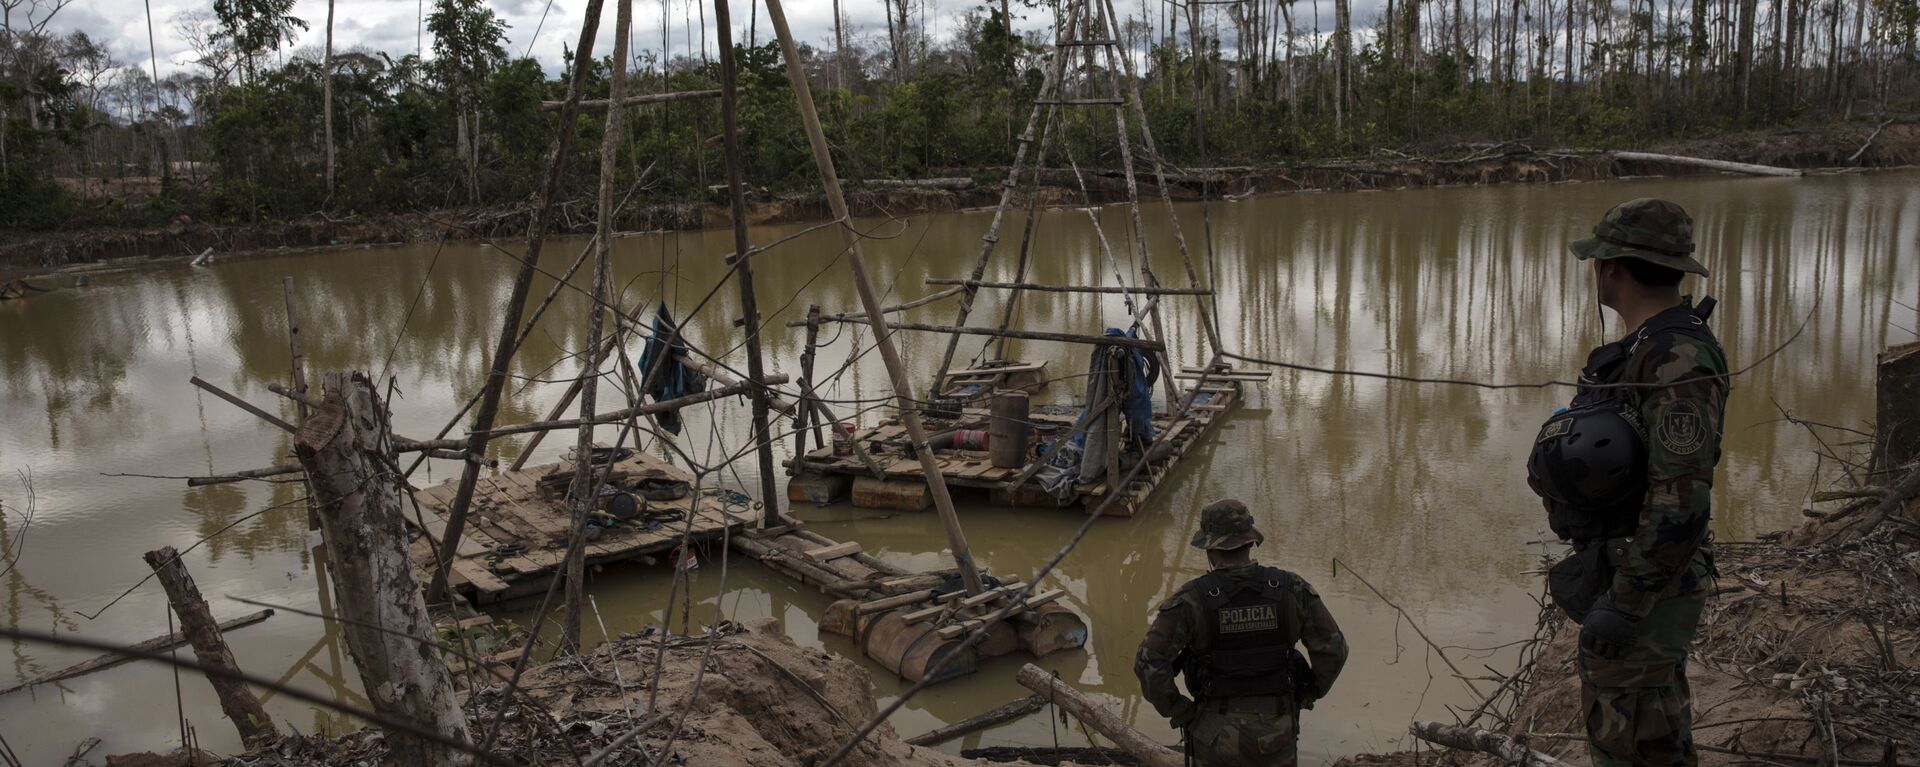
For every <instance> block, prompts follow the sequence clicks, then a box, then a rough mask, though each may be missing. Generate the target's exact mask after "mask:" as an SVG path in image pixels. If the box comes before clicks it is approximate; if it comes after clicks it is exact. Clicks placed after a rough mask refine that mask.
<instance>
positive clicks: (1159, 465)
mask: <svg viewBox="0 0 1920 767" xmlns="http://www.w3.org/2000/svg"><path fill="white" fill-rule="evenodd" d="M962 372H965V371H962ZM1192 375H1193V376H1194V377H1195V378H1198V377H1199V373H1198V371H1196V372H1194V373H1193V374H1192ZM1250 378H1252V376H1244V375H1243V374H1240V373H1237V372H1235V371H1234V370H1233V369H1231V368H1223V369H1221V370H1217V371H1215V374H1214V375H1213V376H1212V377H1209V379H1208V381H1207V383H1206V384H1205V385H1203V386H1200V387H1199V392H1200V393H1199V396H1198V398H1197V399H1196V400H1195V402H1194V407H1193V408H1192V410H1191V411H1189V412H1188V413H1187V414H1186V416H1185V417H1183V418H1181V419H1179V420H1178V421H1175V420H1174V419H1173V418H1172V416H1171V414H1168V413H1155V414H1154V416H1153V426H1154V434H1155V435H1156V437H1157V436H1158V435H1160V434H1163V433H1166V432H1168V431H1171V432H1172V433H1173V437H1172V440H1171V443H1170V445H1171V448H1172V449H1171V451H1170V453H1169V454H1168V455H1167V457H1166V458H1164V459H1162V460H1160V461H1158V462H1156V463H1155V464H1153V465H1151V466H1149V467H1148V468H1147V469H1145V470H1143V471H1141V472H1140V474H1139V475H1138V476H1137V477H1135V479H1134V481H1133V483H1132V484H1131V485H1130V486H1129V487H1128V488H1127V489H1126V495H1125V497H1123V498H1121V499H1120V500H1118V501H1115V502H1114V503H1113V505H1112V506H1109V507H1108V508H1107V509H1106V514H1107V515H1109V516H1123V517H1130V516H1133V515H1134V514H1135V513H1136V512H1138V511H1139V509H1140V507H1141V506H1142V505H1144V504H1145V503H1146V500H1147V498H1148V497H1149V496H1151V495H1152V494H1153V491H1154V489H1155V488H1157V487H1158V486H1159V484H1160V482H1161V481H1163V480H1164V479H1165V478H1166V477H1167V475H1168V473H1169V472H1171V471H1172V470H1173V467H1174V466H1176V465H1178V464H1179V462H1180V460H1181V459H1182V458H1184V457H1185V456H1186V454H1187V451H1188V450H1190V449H1191V448H1192V447H1193V445H1194V444H1195V443H1196V442H1198V441H1199V440H1200V438H1202V437H1204V436H1205V435H1206V434H1207V433H1209V432H1211V431H1212V430H1213V426H1214V425H1215V424H1216V423H1218V422H1219V421H1220V420H1221V419H1223V418H1225V417H1226V415H1227V414H1228V413H1230V412H1232V411H1233V410H1235V409H1237V408H1238V407H1239V406H1240V403H1241V400H1242V392H1241V388H1240V387H1241V386H1242V384H1243V382H1244V381H1246V380H1248V379H1250ZM1029 418H1030V419H1031V420H1032V421H1033V422H1034V423H1035V424H1036V425H1040V426H1043V427H1044V426H1051V427H1053V429H1054V430H1055V431H1056V433H1058V434H1060V435H1063V436H1064V435H1068V434H1071V433H1072V432H1073V423H1074V420H1075V418H1076V413H1074V412H1072V411H1071V410H1070V409H1065V408H1035V410H1034V412H1033V413H1032V414H1031V415H1030V416H1029ZM988 420H989V413H988V411H987V410H985V409H983V408H971V407H970V408H965V409H963V410H962V411H961V417H960V418H959V419H956V420H953V421H951V422H942V425H941V426H940V427H938V428H941V429H945V428H957V429H980V430H985V429H986V428H987V424H988ZM854 439H855V440H857V441H858V442H859V443H860V444H861V445H863V446H865V447H866V448H867V449H868V451H869V452H871V453H872V454H873V456H874V459H875V460H876V461H877V462H878V463H879V464H880V466H881V468H882V470H883V472H884V473H885V475H886V477H885V479H884V480H876V479H874V478H873V476H872V474H871V473H870V472H868V471H867V467H866V466H865V464H863V463H861V462H860V460H859V459H858V458H857V457H855V456H836V455H834V454H833V449H832V448H831V447H830V446H829V447H822V448H817V449H815V450H813V451H811V452H808V453H807V454H806V455H804V456H801V457H800V458H799V459H798V460H794V461H789V462H788V463H787V470H788V474H790V475H792V476H793V477H794V479H793V481H794V482H800V483H817V482H819V481H820V480H821V478H823V477H836V476H842V477H851V478H852V479H853V483H854V484H853V488H854V490H853V499H852V500H853V503H854V505H856V506H863V507H869V508H889V509H915V508H920V507H921V505H920V504H918V503H915V502H912V501H913V500H914V499H913V498H911V497H908V496H910V495H911V493H907V492H905V491H907V490H911V489H917V488H924V487H925V486H926V474H925V472H924V471H923V469H922V468H921V465H920V461H919V460H918V459H917V458H914V457H911V456H909V455H908V454H907V451H906V445H907V439H906V430H905V429H904V428H903V427H902V426H901V425H900V423H899V422H898V421H897V420H893V419H889V420H886V421H883V422H881V423H880V425H878V426H875V427H872V428H868V429H865V430H862V431H860V432H858V433H856V434H855V435H854ZM936 462H937V463H938V464H939V466H940V473H941V475H942V476H944V477H945V478H946V481H947V485H948V486H949V487H951V488H954V489H955V490H956V491H957V492H964V491H965V490H966V489H968V488H972V489H974V490H975V491H985V492H986V493H987V499H988V500H989V501H990V502H992V503H996V504H1000V505H1006V506H1022V507H1044V508H1074V509H1081V510H1083V511H1088V512H1090V511H1092V510H1093V509H1094V508H1096V507H1098V506H1099V505H1100V504H1101V503H1102V502H1104V501H1105V500H1106V496H1107V494H1108V493H1110V492H1112V491H1113V489H1112V488H1111V487H1109V486H1108V483H1107V482H1106V481H1104V480H1102V481H1095V482H1088V483H1081V484H1080V485H1078V486H1077V487H1076V488H1075V490H1076V496H1075V498H1074V499H1073V500H1071V501H1069V502H1068V503H1066V504H1064V505H1062V504H1060V503H1059V502H1058V501H1056V500H1055V499H1054V498H1053V496H1051V495H1048V494H1047V493H1045V492H1044V491H1042V490H1041V489H1040V487H1039V485H1038V483H1036V482H1033V481H1032V480H1029V481H1028V482H1027V483H1025V484H1023V485H1022V486H1020V487H1018V488H1013V487H1009V486H1008V483H1010V482H1011V481H1012V480H1014V479H1016V478H1018V477H1019V476H1020V475H1021V473H1022V472H1021V470H1020V469H1011V468H1001V467H997V466H994V465H993V462H992V461H991V460H989V459H988V454H987V452H986V451H981V450H941V451H939V452H938V455H937V456H936ZM863 482H864V485H863ZM863 491H864V492H863ZM791 494H792V493H791V491H790V492H789V495H791ZM902 498H905V499H906V500H902Z"/></svg>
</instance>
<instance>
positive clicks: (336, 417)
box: [294, 373, 470, 766]
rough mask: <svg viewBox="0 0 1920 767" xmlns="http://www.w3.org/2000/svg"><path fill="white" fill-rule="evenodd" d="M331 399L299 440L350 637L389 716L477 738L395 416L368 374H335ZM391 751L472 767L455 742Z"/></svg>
mask: <svg viewBox="0 0 1920 767" xmlns="http://www.w3.org/2000/svg"><path fill="white" fill-rule="evenodd" d="M321 392H322V397H323V400H322V402H321V406H320V407H318V408H316V409H315V410H314V412H313V413H312V414H311V415H310V416H308V418H307V420H306V422H305V423H303V424H301V426H300V430H299V431H298V432H297V433H296V434H295V435H294V453H295V454H296V455H298V456H299V458H300V465H301V466H302V467H304V468H305V469H306V471H307V476H308V478H309V479H310V481H311V482H312V483H313V491H314V494H315V495H316V496H317V500H318V502H319V507H320V535H321V539H322V540H323V541H324V542H325V544H326V548H327V554H328V560H329V562H328V564H329V565H330V569H331V574H332V577H333V588H334V594H335V595H336V603H337V609H338V614H339V616H340V617H341V619H342V622H341V623H340V631H341V633H342V634H343V635H344V636H345V638H346V640H347V648H348V649H349V650H351V651H352V653H353V657H354V660H355V661H356V663H355V664H354V665H355V666H356V667H358V668H359V670H360V681H361V683H362V685H363V686H364V687H365V689H366V691H367V699H368V700H369V701H371V702H372V703H373V708H374V710H375V711H378V712H380V713H382V714H386V715H388V716H391V717H393V718H395V719H400V720H403V721H407V722H411V723H413V724H414V725H416V726H418V727H420V728H422V729H426V730H431V731H434V732H438V733H441V734H444V735H446V736H448V737H451V738H456V739H461V740H470V738H469V736H468V730H467V716H466V712H465V711H463V710H462V709H461V708H460V705H459V703H458V702H457V701H456V700H455V699H454V693H453V681H452V679H451V678H450V677H449V676H448V674H447V667H446V664H445V663H444V662H442V661H441V659H440V656H439V653H438V651H437V650H436V645H435V643H434V633H433V619H432V618H431V617H430V616H429V615H428V614H427V605H426V601H425V600H424V599H422V598H421V594H420V585H419V583H418V581H416V580H415V579H414V573H413V562H412V561H411V560H410V559H409V558H408V556H407V531H406V523H405V522H404V521H402V520H403V517H402V516H401V508H402V506H401V492H400V488H399V487H398V485H397V482H398V478H399V476H400V472H399V471H398V469H397V467H396V465H395V463H394V460H393V445H392V439H391V436H390V435H389V433H388V431H387V418H386V411H385V409H384V408H383V407H382V406H381V404H380V402H379V399H378V398H377V397H376V396H375V394H374V390H373V384H372V382H371V381H370V380H368V378H367V377H366V376H365V375H363V374H360V373H354V374H352V375H347V374H343V373H329V374H327V376H326V377H325V379H324V380H323V381H322V383H321ZM387 745H388V749H389V754H390V763H393V764H418V765H430V766H431V765H463V764H467V763H468V762H469V761H470V760H469V758H468V756H467V755H466V754H463V753H460V752H458V751H455V750H453V749H452V748H449V747H448V746H446V745H445V744H441V743H432V742H426V741H422V740H420V739H418V738H416V737H414V736H412V735H409V734H406V733H405V732H400V731H394V730H388V732H387Z"/></svg>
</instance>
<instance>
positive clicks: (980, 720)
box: [907, 695, 1047, 746]
mask: <svg viewBox="0 0 1920 767" xmlns="http://www.w3.org/2000/svg"><path fill="white" fill-rule="evenodd" d="M1046 705H1047V699H1046V698H1043V697H1040V696H1039V695H1029V696H1027V697H1024V698H1021V699H1019V700H1016V701H1011V702H1008V703H1004V704H1002V705H1000V706H996V707H994V708H993V709H991V710H988V711H985V712H983V713H980V714H977V715H975V716H971V717H968V718H966V719H962V720H960V721H958V722H954V723H953V724H950V725H947V726H945V727H942V728H940V729H937V730H934V731H932V732H928V733H926V734H924V735H916V736H914V737H911V738H908V739H907V744H908V745H913V746H937V745H940V744H942V743H945V742H947V741H949V740H953V739H954V738H960V737H965V736H967V735H971V734H973V733H976V732H979V731H981V730H984V729H987V728H989V727H993V726H996V725H1001V724H1006V723H1007V722H1011V721H1013V720H1015V719H1019V718H1021V717H1024V716H1027V715H1029V714H1032V713H1033V712H1035V711H1039V710H1040V709H1042V708H1045V707H1046Z"/></svg>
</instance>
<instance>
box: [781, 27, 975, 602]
mask: <svg viewBox="0 0 1920 767" xmlns="http://www.w3.org/2000/svg"><path fill="white" fill-rule="evenodd" d="M767 18H768V19H770V20H771V21H772V22H773V29H774V32H775V33H777V34H778V35H779V37H780V50H781V53H782V54H783V58H785V59H786V65H787V81H788V82H789V84H791V85H792V87H793V97H794V100H795V101H797V102H798V103H799V107H800V120H801V122H802V123H803V124H804V125H805V126H806V129H807V144H808V145H809V146H810V147H811V148H812V150H813V162H814V165H815V166H816V167H817V168H818V169H819V171H820V183H821V186H822V187H823V188H824V190H825V191H826V194H827V205H828V206H829V207H830V208H831V209H832V211H833V217H834V220H836V221H838V222H840V227H839V229H840V236H841V238H842V239H843V240H844V241H845V242H846V246H847V268H848V269H849V270H850V271H852V272H853V284H854V288H855V289H856V290H857V291H858V292H859V294H860V305H861V306H862V307H863V308H865V309H866V312H867V322H868V324H870V325H871V326H872V327H873V342H874V345H875V346H877V347H878V348H879V349H880V359H881V361H882V362H884V363H886V366H887V374H888V376H889V377H890V378H891V379H892V381H893V396H894V400H895V403H896V404H897V405H898V406H899V409H900V423H901V425H902V426H904V427H905V428H906V431H907V439H908V440H909V441H911V442H912V443H913V446H914V448H915V450H914V452H916V453H917V454H919V456H920V468H921V470H922V471H923V472H925V474H926V477H927V489H928V491H929V492H931V494H932V495H933V505H934V508H935V509H937V510H938V511H939V513H940V522H941V523H942V525H943V526H945V527H946V532H947V543H948V545H949V546H951V547H952V550H953V561H954V565H955V566H956V568H957V569H958V570H959V571H960V580H961V582H962V583H964V584H965V585H966V588H967V593H969V594H978V593H980V572H979V569H978V568H977V567H976V566H975V565H974V563H973V552H972V551H971V550H970V549H969V548H968V547H967V536H966V533H965V532H964V531H962V530H961V529H960V517H959V515H958V514H956V513H955V512H954V510H953V496H952V495H950V494H949V493H948V492H947V478H946V477H945V476H943V475H941V473H940V463H939V461H937V460H936V459H935V458H934V455H933V450H932V449H930V448H928V447H927V431H926V429H925V428H923V427H922V426H921V424H920V413H919V410H918V409H917V408H916V407H915V406H914V402H913V381H912V380H911V379H909V378H908V377H907V367H906V365H905V364H904V363H902V362H901V361H900V352H899V351H898V350H897V349H895V348H894V347H893V330H892V328H890V327H888V323H887V316H886V314H885V313H884V312H882V311H881V306H880V297H879V296H878V295H876V294H875V293H874V290H873V281H872V280H871V279H868V277H867V258H866V254H865V253H863V252H862V250H861V246H860V234H859V233H858V232H855V231H854V230H853V227H851V226H849V225H848V222H850V221H851V220H852V215H853V214H852V213H851V212H850V211H848V210H847V200H846V197H845V196H843V195H842V193H841V190H840V177H839V175H838V174H837V173H836V172H835V171H834V168H833V156H832V154H831V153H830V152H829V151H828V149H827V136H826V133H825V132H824V131H822V130H821V129H820V113H819V112H818V111H817V110H815V109H814V106H813V92H812V91H810V90H809V89H808V86H807V73H806V71H805V69H804V68H803V67H802V65H801V62H800V51H799V50H798V49H797V48H796V47H795V46H794V42H793V32H792V30H790V29H789V28H788V27H787V12H786V9H784V8H782V7H781V5H780V0H767Z"/></svg>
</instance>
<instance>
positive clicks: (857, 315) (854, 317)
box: [787, 288, 966, 328]
mask: <svg viewBox="0 0 1920 767" xmlns="http://www.w3.org/2000/svg"><path fill="white" fill-rule="evenodd" d="M964 290H966V289H965V288H953V289H951V290H942V291H940V292H938V293H934V294H932V295H927V296H921V297H919V298H916V299H914V300H912V301H908V302H906V303H903V304H894V305H892V306H883V307H880V311H882V312H886V313H887V314H899V313H900V312H904V311H906V310H908V309H918V308H920V307H922V306H926V305H927V304H931V303H933V302H935V301H944V300H946V299H949V298H952V297H954V296H957V295H960V293H961V292H962V291H964ZM819 321H820V322H866V321H867V314H866V312H841V313H839V314H822V315H820V319H819ZM806 326H807V321H806V320H793V321H791V322H788V323H787V327H790V328H804V327H806Z"/></svg>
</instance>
